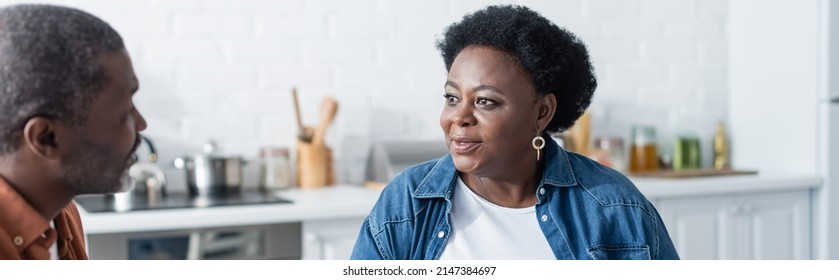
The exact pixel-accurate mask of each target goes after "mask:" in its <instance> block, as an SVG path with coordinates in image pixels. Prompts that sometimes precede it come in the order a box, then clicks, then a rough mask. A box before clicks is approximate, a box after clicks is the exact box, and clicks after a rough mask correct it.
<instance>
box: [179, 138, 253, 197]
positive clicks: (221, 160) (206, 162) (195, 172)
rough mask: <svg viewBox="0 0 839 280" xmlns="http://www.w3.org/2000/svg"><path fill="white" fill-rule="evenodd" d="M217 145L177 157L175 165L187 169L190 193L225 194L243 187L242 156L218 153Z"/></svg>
mask: <svg viewBox="0 0 839 280" xmlns="http://www.w3.org/2000/svg"><path fill="white" fill-rule="evenodd" d="M215 151H216V145H215V143H214V142H210V143H208V144H207V145H205V146H204V154H201V155H195V156H192V157H180V158H176V159H175V162H174V164H175V167H176V168H178V169H183V170H185V171H186V182H187V187H188V188H189V193H190V194H191V195H193V196H224V195H233V194H238V193H239V191H240V190H241V188H242V177H243V175H242V166H243V165H245V164H246V162H245V160H243V159H242V158H241V157H238V156H233V157H226V156H221V155H219V154H217V153H216V152H215Z"/></svg>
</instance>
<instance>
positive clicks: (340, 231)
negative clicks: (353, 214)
mask: <svg viewBox="0 0 839 280" xmlns="http://www.w3.org/2000/svg"><path fill="white" fill-rule="evenodd" d="M363 223H364V217H359V218H344V219H328V220H313V221H304V222H303V259H304V260H348V259H350V254H351V253H352V248H353V246H354V245H355V241H356V239H357V238H358V232H359V230H361V225H362V224H363Z"/></svg>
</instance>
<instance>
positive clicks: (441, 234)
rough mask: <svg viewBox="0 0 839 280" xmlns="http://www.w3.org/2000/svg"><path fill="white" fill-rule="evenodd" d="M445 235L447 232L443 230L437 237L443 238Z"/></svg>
mask: <svg viewBox="0 0 839 280" xmlns="http://www.w3.org/2000/svg"><path fill="white" fill-rule="evenodd" d="M443 236H446V233H445V232H443V231H442V230H441V231H440V232H438V233H437V238H443Z"/></svg>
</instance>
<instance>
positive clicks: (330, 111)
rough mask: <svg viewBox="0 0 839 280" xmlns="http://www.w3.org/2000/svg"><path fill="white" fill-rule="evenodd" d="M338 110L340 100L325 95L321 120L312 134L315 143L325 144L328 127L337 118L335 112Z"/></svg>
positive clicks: (321, 105) (321, 109)
mask: <svg viewBox="0 0 839 280" xmlns="http://www.w3.org/2000/svg"><path fill="white" fill-rule="evenodd" d="M337 112H338V102H337V101H335V99H333V98H332V97H329V96H327V97H324V98H323V101H321V104H320V115H319V116H320V122H319V123H318V126H317V127H315V132H314V135H313V136H312V144H313V145H323V138H324V137H325V134H326V129H327V128H329V124H330V123H332V119H334V118H335V113H337Z"/></svg>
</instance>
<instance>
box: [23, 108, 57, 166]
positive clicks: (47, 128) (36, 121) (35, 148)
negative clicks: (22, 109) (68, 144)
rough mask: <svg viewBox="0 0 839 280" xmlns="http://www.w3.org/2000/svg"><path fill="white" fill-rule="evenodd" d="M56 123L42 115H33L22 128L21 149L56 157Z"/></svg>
mask: <svg viewBox="0 0 839 280" xmlns="http://www.w3.org/2000/svg"><path fill="white" fill-rule="evenodd" d="M57 129H58V124H57V123H56V122H55V121H53V120H50V119H47V118H44V117H34V118H31V119H29V121H27V122H26V125H25V126H24V128H23V147H22V148H23V149H27V150H29V151H30V152H31V153H33V154H34V155H37V156H39V157H44V158H58V157H59V151H58V140H57V139H56V138H57V134H58V133H57Z"/></svg>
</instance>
